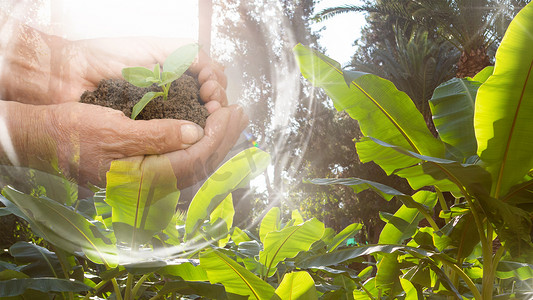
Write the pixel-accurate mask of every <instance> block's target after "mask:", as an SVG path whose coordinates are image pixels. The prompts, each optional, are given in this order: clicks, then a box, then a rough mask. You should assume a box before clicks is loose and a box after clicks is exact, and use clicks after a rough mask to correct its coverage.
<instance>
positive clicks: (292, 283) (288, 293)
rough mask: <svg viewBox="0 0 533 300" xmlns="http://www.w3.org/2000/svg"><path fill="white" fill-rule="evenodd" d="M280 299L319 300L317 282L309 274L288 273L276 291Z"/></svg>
mask: <svg viewBox="0 0 533 300" xmlns="http://www.w3.org/2000/svg"><path fill="white" fill-rule="evenodd" d="M276 295H277V296H278V297H279V298H280V299H291V300H299V299H301V300H315V299H316V300H318V296H317V292H316V289H315V281H314V280H313V278H312V277H311V275H309V273H307V272H294V273H287V274H285V276H283V280H282V281H281V283H280V284H279V286H278V288H277V289H276Z"/></svg>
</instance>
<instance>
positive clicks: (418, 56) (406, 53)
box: [352, 26, 459, 130]
mask: <svg viewBox="0 0 533 300" xmlns="http://www.w3.org/2000/svg"><path fill="white" fill-rule="evenodd" d="M406 31H408V30H405V29H402V28H401V27H397V26H393V32H392V33H393V34H394V40H393V41H392V42H390V41H389V40H385V45H384V46H382V47H379V48H377V49H374V51H373V52H372V56H373V59H372V61H371V62H366V61H364V60H354V61H353V62H352V66H353V67H354V68H355V69H357V70H360V71H363V72H369V73H373V74H376V75H378V76H380V77H383V78H386V79H388V80H390V81H392V82H393V83H394V84H395V85H396V87H397V88H398V89H399V90H401V91H403V92H405V93H406V94H407V95H409V97H410V98H411V99H412V100H413V102H414V103H415V105H416V107H417V108H418V110H419V111H420V112H421V113H422V114H423V115H424V118H425V119H426V123H427V124H428V126H429V128H430V129H432V130H433V129H434V127H433V122H432V121H431V111H430V109H429V102H428V100H429V99H431V96H432V95H433V91H434V90H435V88H437V86H439V84H441V83H442V82H444V81H446V80H449V79H450V78H452V77H453V76H454V73H455V68H454V64H455V62H456V61H457V58H458V57H459V53H458V51H457V50H456V49H455V48H454V47H453V46H452V45H451V44H450V43H449V42H447V41H443V40H436V39H432V38H430V37H429V34H428V32H427V31H425V30H423V29H421V28H419V29H418V30H416V31H413V32H411V33H410V34H408V33H407V32H406ZM376 62H377V64H376Z"/></svg>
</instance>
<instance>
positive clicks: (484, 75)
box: [472, 66, 494, 83]
mask: <svg viewBox="0 0 533 300" xmlns="http://www.w3.org/2000/svg"><path fill="white" fill-rule="evenodd" d="M492 73H494V66H488V67H485V68H483V70H481V71H479V72H478V73H477V74H476V75H475V76H474V77H473V78H472V79H473V80H474V81H479V82H481V83H484V82H485V81H487V79H489V77H490V76H491V75H492Z"/></svg>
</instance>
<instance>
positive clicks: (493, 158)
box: [474, 5, 533, 198]
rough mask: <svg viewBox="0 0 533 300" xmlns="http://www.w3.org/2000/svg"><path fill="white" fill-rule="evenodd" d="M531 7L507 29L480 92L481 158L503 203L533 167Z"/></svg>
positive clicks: (477, 119) (477, 121)
mask: <svg viewBox="0 0 533 300" xmlns="http://www.w3.org/2000/svg"><path fill="white" fill-rule="evenodd" d="M532 31H533V5H527V6H526V7H524V8H523V9H522V10H521V11H520V12H519V13H518V14H517V15H516V17H515V18H514V20H513V21H512V22H511V24H510V25H509V27H508V29H507V31H506V33H505V36H504V38H503V40H502V42H501V44H500V46H499V48H498V51H497V52H496V63H495V67H494V73H493V74H492V76H490V77H489V78H488V79H487V81H486V82H485V83H484V84H483V85H482V86H481V87H480V88H479V91H478V95H477V99H476V107H475V116H474V126H475V131H476V137H477V141H478V150H477V153H478V155H479V157H480V158H481V160H483V162H484V163H486V164H487V170H489V171H490V173H491V175H492V178H493V182H494V184H493V186H492V192H491V195H492V196H494V197H496V198H499V197H500V196H501V195H504V194H506V193H507V192H508V191H509V189H510V188H511V186H513V185H515V184H517V183H519V182H520V181H521V180H522V179H523V178H524V176H525V175H526V174H527V173H528V172H529V170H531V169H532V167H533V155H531V149H532V148H533V79H532V78H533V51H531V49H532V47H533V36H532V35H531V32H532Z"/></svg>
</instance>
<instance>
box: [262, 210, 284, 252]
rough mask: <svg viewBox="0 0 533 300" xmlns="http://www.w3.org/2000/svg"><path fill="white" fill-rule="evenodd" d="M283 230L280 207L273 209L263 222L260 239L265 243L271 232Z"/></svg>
mask: <svg viewBox="0 0 533 300" xmlns="http://www.w3.org/2000/svg"><path fill="white" fill-rule="evenodd" d="M280 229H281V210H280V209H279V207H277V206H276V207H272V208H271V209H270V210H269V211H268V212H267V213H266V215H265V216H264V217H263V220H261V225H260V226H259V238H260V239H261V242H263V243H264V242H265V237H266V235H267V234H268V233H269V232H272V231H278V230H280Z"/></svg>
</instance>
